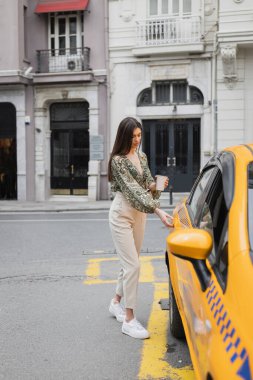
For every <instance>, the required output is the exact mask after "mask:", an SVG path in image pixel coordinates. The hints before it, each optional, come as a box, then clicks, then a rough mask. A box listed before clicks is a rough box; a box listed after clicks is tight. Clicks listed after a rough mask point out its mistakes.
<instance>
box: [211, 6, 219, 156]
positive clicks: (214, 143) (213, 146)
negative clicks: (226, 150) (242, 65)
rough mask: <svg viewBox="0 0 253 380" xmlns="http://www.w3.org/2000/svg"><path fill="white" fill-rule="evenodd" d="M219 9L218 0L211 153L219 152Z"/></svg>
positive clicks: (213, 71)
mask: <svg viewBox="0 0 253 380" xmlns="http://www.w3.org/2000/svg"><path fill="white" fill-rule="evenodd" d="M219 9H220V3H219V0H217V30H216V32H215V33H214V39H213V53H212V111H213V112H212V133H211V153H212V154H214V153H216V152H217V149H218V144H217V135H218V103H217V54H218V43H217V33H218V30H219Z"/></svg>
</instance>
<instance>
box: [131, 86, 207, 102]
mask: <svg viewBox="0 0 253 380" xmlns="http://www.w3.org/2000/svg"><path fill="white" fill-rule="evenodd" d="M152 90H153V97H154V99H153V102H152ZM151 104H152V105H165V104H166V105H167V104H204V97H203V94H202V92H201V91H200V90H199V89H198V88H197V87H194V86H189V85H188V83H187V81H185V80H173V81H168V80H165V81H155V82H153V83H152V89H151V88H146V89H145V90H143V91H142V92H141V93H140V94H139V96H138V99H137V106H139V107H145V106H148V105H151Z"/></svg>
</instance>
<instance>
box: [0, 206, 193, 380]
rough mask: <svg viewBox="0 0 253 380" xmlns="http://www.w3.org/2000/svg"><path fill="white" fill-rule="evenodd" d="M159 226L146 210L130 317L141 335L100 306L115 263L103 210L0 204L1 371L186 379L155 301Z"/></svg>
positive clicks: (159, 280)
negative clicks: (6, 208)
mask: <svg viewBox="0 0 253 380" xmlns="http://www.w3.org/2000/svg"><path fill="white" fill-rule="evenodd" d="M167 233H168V231H167V230H166V228H165V227H163V225H162V224H161V222H160V221H159V220H158V219H157V218H155V217H154V216H149V217H148V222H147V228H146V234H145V239H144V244H143V250H142V255H141V257H142V259H141V260H142V272H141V277H140V286H139V306H138V311H137V317H138V319H139V320H140V321H141V322H142V323H143V324H144V325H145V326H147V327H148V329H149V331H150V333H151V339H149V340H146V341H139V340H135V339H132V338H129V337H127V336H125V335H123V334H122V333H121V329H120V328H121V325H120V324H119V323H118V322H117V321H116V320H115V319H114V318H113V317H111V316H110V315H109V312H108V304H109V302H110V299H111V297H112V295H113V293H114V288H115V279H116V277H117V273H118V269H119V263H118V260H117V255H116V254H115V251H114V247H113V244H112V240H111V236H110V231H109V226H108V212H105V211H102V212H100V211H96V212H76V213H30V214H28V213H24V214H21V213H19V214H13V213H11V214H0V236H1V251H0V337H1V339H0V379H4V380H6V379H7V380H16V379H17V380H30V379H31V380H34V379H38V380H44V379H45V380H48V379H49V380H50V379H54V380H58V379H59V380H60V379H64V380H65V379H66V380H67V379H71V380H72V379H74V380H79V379H80V380H81V379H82V380H105V379H108V380H121V379H122V380H135V379H140V380H144V379H168V380H180V379H185V380H193V379H194V373H193V370H192V367H191V361H190V358H189V353H188V349H187V345H186V343H185V342H184V341H177V340H175V339H174V338H173V337H171V336H170V334H169V332H168V310H162V309H161V307H160V304H159V301H160V299H163V300H165V301H164V305H165V306H166V298H167V297H168V289H167V279H168V277H167V270H166V266H165V263H164V250H165V238H166V235H167Z"/></svg>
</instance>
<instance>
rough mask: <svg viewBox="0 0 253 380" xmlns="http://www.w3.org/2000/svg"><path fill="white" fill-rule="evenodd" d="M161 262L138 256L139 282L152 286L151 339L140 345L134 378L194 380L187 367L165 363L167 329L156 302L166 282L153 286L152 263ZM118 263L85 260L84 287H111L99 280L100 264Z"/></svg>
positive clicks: (165, 313)
mask: <svg viewBox="0 0 253 380" xmlns="http://www.w3.org/2000/svg"><path fill="white" fill-rule="evenodd" d="M160 259H164V256H163V255H160V256H141V257H140V260H141V273H140V282H151V283H153V284H154V297H153V306H152V310H151V314H150V318H149V322H148V330H149V332H150V335H151V339H146V340H145V341H144V342H143V349H142V358H141V364H140V370H139V374H138V378H139V380H151V379H152V380H161V379H165V378H168V379H170V380H195V376H194V372H193V370H192V369H191V368H190V367H183V368H173V367H172V366H171V365H170V364H169V363H168V362H167V360H166V351H167V348H166V345H167V327H168V321H169V313H168V311H163V310H161V308H160V305H159V303H158V302H159V300H160V299H163V298H167V297H168V282H167V281H166V282H155V276H154V268H153V265H152V261H153V260H160ZM111 261H118V258H117V257H106V258H94V259H89V261H88V265H87V269H86V272H85V275H86V277H87V280H85V281H84V282H83V283H84V284H86V285H94V284H100V285H101V284H115V283H116V282H117V280H115V279H113V280H112V279H110V280H102V279H101V278H100V276H101V267H100V266H101V263H103V262H111ZM159 281H161V279H159Z"/></svg>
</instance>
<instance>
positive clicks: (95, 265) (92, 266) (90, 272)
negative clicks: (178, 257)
mask: <svg viewBox="0 0 253 380" xmlns="http://www.w3.org/2000/svg"><path fill="white" fill-rule="evenodd" d="M152 260H164V256H163V255H159V256H141V257H140V261H141V272H140V281H139V282H151V283H153V282H154V281H155V278H154V268H153V265H152ZM111 261H119V259H118V257H99V258H94V259H89V260H88V265H87V269H86V271H85V276H86V279H85V280H84V282H83V283H84V284H85V285H95V284H97V285H100V284H115V283H116V282H117V280H116V279H111V280H103V279H102V278H101V263H104V262H111ZM115 275H116V274H115Z"/></svg>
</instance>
